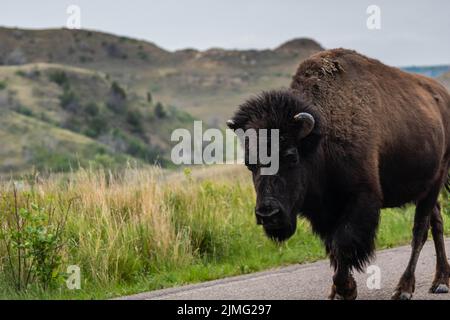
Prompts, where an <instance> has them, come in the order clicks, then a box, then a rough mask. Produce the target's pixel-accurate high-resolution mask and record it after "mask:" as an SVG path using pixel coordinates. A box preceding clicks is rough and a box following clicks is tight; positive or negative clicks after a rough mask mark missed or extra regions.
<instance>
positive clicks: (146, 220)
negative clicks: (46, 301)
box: [0, 166, 450, 299]
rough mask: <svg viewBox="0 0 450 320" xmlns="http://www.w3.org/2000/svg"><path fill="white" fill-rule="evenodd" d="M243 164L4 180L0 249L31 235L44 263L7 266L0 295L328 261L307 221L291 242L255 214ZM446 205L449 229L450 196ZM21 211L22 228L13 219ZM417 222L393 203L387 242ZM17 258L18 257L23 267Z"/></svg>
mask: <svg viewBox="0 0 450 320" xmlns="http://www.w3.org/2000/svg"><path fill="white" fill-rule="evenodd" d="M244 170H245V169H243V168H241V167H239V166H238V167H234V166H222V167H216V168H209V169H207V170H199V171H194V172H191V171H190V170H186V171H185V174H184V175H181V174H173V173H170V174H169V173H164V172H161V171H160V170H158V169H151V170H135V169H128V170H127V171H125V172H122V173H115V174H112V173H108V172H107V171H91V170H88V171H86V170H81V171H79V172H77V173H72V174H70V175H66V176H63V177H61V176H54V177H50V178H49V179H44V180H42V179H39V180H36V179H35V178H33V177H29V178H28V179H26V180H22V181H21V182H20V184H18V186H20V188H18V190H19V191H18V195H17V201H16V200H15V197H14V189H13V187H12V185H11V184H8V183H4V184H3V185H2V186H1V187H0V190H1V194H2V198H1V199H0V208H1V209H2V210H1V211H0V214H1V215H2V217H1V219H0V221H1V224H2V225H1V226H2V228H0V230H1V233H2V234H1V235H2V237H1V241H0V255H1V256H4V257H7V256H8V254H7V251H8V242H9V243H10V248H13V249H15V250H17V248H18V247H21V248H22V246H20V245H18V244H20V243H25V242H26V243H27V245H26V246H25V247H23V248H22V249H21V250H22V251H21V256H23V254H25V256H26V257H27V258H26V259H34V260H36V261H40V262H39V263H38V264H37V265H36V266H33V267H32V272H33V273H35V274H36V277H34V278H32V280H30V281H29V282H28V283H27V285H25V282H23V281H22V282H21V286H20V288H18V286H17V280H16V281H14V277H13V278H12V277H11V273H10V272H9V273H8V272H6V273H1V274H0V279H1V280H0V297H1V298H27V299H35V298H56V299H58V298H84V299H87V298H109V297H114V296H119V295H124V294H131V293H135V292H139V291H145V290H153V289H159V288H164V287H170V286H175V285H182V284H186V283H193V282H199V281H205V280H210V279H215V278H220V277H225V276H230V275H237V274H242V273H249V272H254V271H258V270H263V269H266V268H270V267H275V266H280V265H287V264H292V263H304V262H309V261H314V260H317V259H321V258H324V257H325V253H324V250H323V247H322V245H321V243H320V241H319V240H318V239H317V237H316V236H314V235H313V234H312V233H311V230H310V227H309V225H308V223H307V222H306V221H304V220H299V225H298V230H297V232H296V234H295V236H294V237H293V238H291V239H290V240H289V241H287V242H286V243H284V244H281V245H277V244H275V243H273V242H271V241H270V240H268V239H267V238H266V237H265V236H264V234H263V231H262V230H261V228H260V227H259V226H257V225H256V224H255V221H254V216H253V207H254V201H255V196H254V191H253V186H252V184H251V179H250V177H249V174H248V173H247V172H246V171H244ZM230 177H232V178H230ZM163 181H164V182H163ZM16 185H17V183H16ZM15 202H17V204H15ZM442 203H443V205H444V208H445V210H446V211H445V212H447V213H446V214H445V217H444V221H445V230H446V233H447V234H449V232H450V219H449V216H448V209H449V205H450V203H449V198H448V196H447V195H444V196H443V198H442ZM16 207H17V208H18V209H17V210H16V209H15V208H16ZM16 211H17V212H20V216H19V217H18V219H19V220H20V224H19V227H18V228H19V232H15V231H14V230H16V229H15V228H17V227H15V225H14V224H13V223H11V224H9V225H8V223H9V222H13V221H14V219H17V218H15V217H17V216H16V215H15V212H16ZM50 217H51V219H50ZM412 219H413V208H412V207H407V208H406V209H396V210H391V209H389V210H385V211H384V212H383V214H382V221H381V225H380V229H379V235H378V240H377V244H378V249H381V248H389V247H392V246H396V245H399V244H405V243H407V242H409V240H410V238H411V227H412ZM26 225H28V226H30V227H31V228H29V229H27V228H26V227H25V226H26ZM58 225H59V226H60V230H61V231H60V232H59V231H58V232H57V231H55V230H56V229H55V228H57V226H58ZM17 237H19V238H20V240H19V238H17ZM5 240H6V241H5ZM24 241H25V242H24ZM56 247H57V248H59V250H58V251H56V252H55V251H54V250H50V248H56ZM36 248H39V249H36ZM14 252H16V251H14ZM52 255H56V256H54V257H53V258H52ZM17 256H18V254H14V253H13V254H12V255H11V257H12V262H13V267H14V266H15V267H14V268H13V269H14V270H17V263H18V261H19V260H17V259H18V258H17ZM39 257H40V258H39ZM52 259H53V260H52ZM10 260H11V258H7V259H2V260H0V269H2V270H11V269H8V268H10V267H8V266H10V263H9V262H10ZM49 261H55V263H49ZM405 263H406V262H405ZM25 265H26V266H30V263H29V260H27V262H26V263H25ZM69 265H77V266H79V267H80V269H81V290H69V289H67V288H66V287H65V283H64V281H62V280H64V277H65V271H66V268H67V266H69ZM25 269H26V268H25ZM50 274H51V275H52V276H51V277H50ZM38 275H39V276H38Z"/></svg>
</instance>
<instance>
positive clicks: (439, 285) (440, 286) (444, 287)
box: [430, 283, 449, 293]
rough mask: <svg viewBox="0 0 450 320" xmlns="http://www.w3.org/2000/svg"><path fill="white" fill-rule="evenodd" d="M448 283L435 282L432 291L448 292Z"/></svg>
mask: <svg viewBox="0 0 450 320" xmlns="http://www.w3.org/2000/svg"><path fill="white" fill-rule="evenodd" d="M448 291H449V290H448V285H446V284H444V283H436V284H433V285H432V286H431V288H430V293H448Z"/></svg>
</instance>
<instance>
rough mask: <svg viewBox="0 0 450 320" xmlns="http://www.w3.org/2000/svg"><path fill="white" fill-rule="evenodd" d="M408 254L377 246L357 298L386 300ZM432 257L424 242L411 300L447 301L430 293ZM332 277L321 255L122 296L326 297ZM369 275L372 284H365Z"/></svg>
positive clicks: (449, 246) (401, 249)
mask: <svg viewBox="0 0 450 320" xmlns="http://www.w3.org/2000/svg"><path fill="white" fill-rule="evenodd" d="M446 248H447V253H450V251H449V249H450V239H447V240H446ZM409 254H410V247H409V246H403V247H398V248H395V249H388V250H383V251H378V252H377V255H376V259H375V260H374V261H372V264H371V265H375V266H378V267H379V269H377V268H376V267H375V268H373V270H371V274H365V273H360V274H355V279H356V282H357V283H358V299H390V297H391V294H392V292H393V291H394V288H395V286H396V284H397V282H398V280H399V279H400V276H401V274H402V272H403V270H404V268H405V267H406V264H407V263H408V258H409ZM435 262H436V259H435V252H434V246H433V243H432V242H431V241H428V242H427V243H426V244H425V246H424V248H423V250H422V253H421V255H420V259H419V263H418V264H417V271H416V291H415V293H414V295H413V299H415V300H420V299H436V300H437V299H444V300H450V293H447V294H430V293H428V289H429V287H430V286H431V282H432V280H433V275H434V270H435ZM377 270H379V271H380V272H379V274H380V275H381V277H380V281H379V284H380V285H379V287H380V288H379V289H376V288H373V287H374V286H375V287H376V281H375V277H376V273H377ZM331 276H332V270H331V269H330V266H329V262H328V261H327V260H321V261H318V262H315V263H310V264H302V265H293V266H289V267H285V268H278V269H273V270H269V271H264V272H258V273H253V274H249V275H244V276H237V277H231V278H225V279H221V280H216V281H209V282H204V283H201V284H196V285H188V286H183V287H177V288H170V289H163V290H157V291H151V292H147V293H141V294H137V295H133V296H128V297H123V298H121V299H133V300H134V299H171V300H177V299H186V300H190V299H200V300H203V299H214V300H215V299H217V300H222V299H238V300H246V299H274V300H280V299H283V300H285V299H301V300H316V299H326V298H327V296H328V293H329V290H330V286H331ZM369 278H370V279H369ZM368 279H369V283H370V286H371V287H372V289H369V288H368V285H367V282H368Z"/></svg>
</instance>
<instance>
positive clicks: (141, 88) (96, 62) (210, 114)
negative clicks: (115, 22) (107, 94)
mask: <svg viewBox="0 0 450 320" xmlns="http://www.w3.org/2000/svg"><path fill="white" fill-rule="evenodd" d="M0 41H1V43H2V46H1V47H0V64H4V65H20V64H25V63H35V62H47V63H58V64H64V65H71V66H77V67H82V68H86V69H91V70H97V71H101V72H103V73H106V74H109V75H110V76H111V78H112V79H115V80H118V81H119V82H120V83H122V84H123V85H125V86H126V87H127V88H129V89H130V90H133V91H135V92H137V94H139V95H141V96H145V95H146V93H147V91H149V90H150V91H151V92H152V93H153V95H154V98H155V99H156V100H160V101H162V102H164V103H165V104H169V105H176V106H179V107H182V108H183V110H185V111H188V112H190V113H191V114H193V115H194V116H196V117H198V118H201V119H203V120H205V121H207V122H208V124H210V125H216V124H222V123H224V121H225V120H226V118H227V117H229V116H230V115H231V113H232V112H233V110H234V108H235V106H236V105H237V104H238V103H240V102H241V101H242V100H243V99H244V98H245V97H247V96H248V95H249V93H254V92H258V91H260V90H262V89H267V88H273V87H280V86H288V85H289V82H290V77H291V75H292V73H293V72H294V71H295V68H296V66H297V65H298V63H299V62H300V61H301V60H303V59H305V58H306V57H308V56H309V55H311V54H312V53H314V52H317V51H319V50H322V48H321V46H320V45H319V44H317V43H316V42H315V41H313V40H310V39H295V40H292V41H289V42H287V43H285V44H283V45H281V46H279V47H278V48H275V49H267V50H223V49H210V50H206V51H197V50H193V49H187V50H180V51H175V52H169V51H166V50H164V49H161V48H159V47H157V46H156V45H154V44H152V43H149V42H146V41H139V40H135V39H130V38H126V37H119V36H114V35H110V34H106V33H101V32H96V31H88V30H68V29H53V30H21V29H10V28H0Z"/></svg>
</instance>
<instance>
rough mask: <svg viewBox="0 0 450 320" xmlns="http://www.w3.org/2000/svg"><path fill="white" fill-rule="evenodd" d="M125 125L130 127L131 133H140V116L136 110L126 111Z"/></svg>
mask: <svg viewBox="0 0 450 320" xmlns="http://www.w3.org/2000/svg"><path fill="white" fill-rule="evenodd" d="M126 120H127V123H128V124H129V125H130V126H131V127H132V129H133V131H135V132H137V133H142V114H141V112H140V111H139V110H137V109H130V110H128V111H127V117H126Z"/></svg>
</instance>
